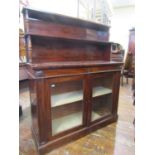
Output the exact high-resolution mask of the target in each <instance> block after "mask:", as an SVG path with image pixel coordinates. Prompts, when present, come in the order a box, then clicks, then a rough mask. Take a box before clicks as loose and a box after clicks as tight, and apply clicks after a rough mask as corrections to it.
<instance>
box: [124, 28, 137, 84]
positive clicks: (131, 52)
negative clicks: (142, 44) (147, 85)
mask: <svg viewBox="0 0 155 155" xmlns="http://www.w3.org/2000/svg"><path fill="white" fill-rule="evenodd" d="M123 76H124V77H125V78H126V81H127V83H128V78H132V79H134V76H135V29H131V30H130V34H129V44H128V53H127V56H126V60H125V63H124V66H123V69H122V85H123Z"/></svg>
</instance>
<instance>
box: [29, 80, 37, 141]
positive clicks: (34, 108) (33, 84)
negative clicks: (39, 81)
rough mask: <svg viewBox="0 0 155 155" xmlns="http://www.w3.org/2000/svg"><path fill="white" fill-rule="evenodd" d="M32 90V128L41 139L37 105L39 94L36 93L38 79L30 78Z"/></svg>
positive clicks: (30, 88)
mask: <svg viewBox="0 0 155 155" xmlns="http://www.w3.org/2000/svg"><path fill="white" fill-rule="evenodd" d="M29 90H30V102H31V117H32V128H33V130H34V132H35V134H36V137H37V138H38V140H39V126H38V105H37V94H36V81H35V80H33V79H30V80H29Z"/></svg>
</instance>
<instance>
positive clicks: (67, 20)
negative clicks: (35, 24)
mask: <svg viewBox="0 0 155 155" xmlns="http://www.w3.org/2000/svg"><path fill="white" fill-rule="evenodd" d="M23 14H28V18H31V19H32V18H33V19H36V20H43V21H48V22H54V23H61V24H66V25H73V26H79V27H86V28H91V29H98V30H107V31H108V30H109V28H110V27H109V26H107V25H103V24H100V23H95V22H92V21H88V20H83V19H79V18H75V17H69V16H66V15H60V14H57V13H52V12H45V11H40V10H36V9H32V8H30V7H27V8H23Z"/></svg>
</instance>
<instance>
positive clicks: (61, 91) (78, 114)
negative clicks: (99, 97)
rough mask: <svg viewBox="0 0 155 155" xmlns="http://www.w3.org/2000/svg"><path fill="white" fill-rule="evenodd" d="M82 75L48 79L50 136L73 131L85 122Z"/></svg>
mask: <svg viewBox="0 0 155 155" xmlns="http://www.w3.org/2000/svg"><path fill="white" fill-rule="evenodd" d="M84 81H85V80H84V76H82V75H81V76H71V77H59V78H51V79H49V80H48V90H49V91H48V92H49V95H48V96H49V104H50V109H51V112H50V123H51V129H50V134H51V136H52V137H53V136H58V135H63V134H67V133H70V132H73V131H75V130H77V129H79V128H82V126H84V125H85V124H86V114H85V100H84V98H85V97H84V96H85V95H84V87H85V85H84Z"/></svg>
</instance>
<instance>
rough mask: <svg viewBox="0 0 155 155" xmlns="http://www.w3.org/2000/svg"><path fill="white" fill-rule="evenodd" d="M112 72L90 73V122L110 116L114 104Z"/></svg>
mask: <svg viewBox="0 0 155 155" xmlns="http://www.w3.org/2000/svg"><path fill="white" fill-rule="evenodd" d="M114 77H115V76H114V73H113V72H107V73H98V74H93V75H91V78H90V80H91V90H92V99H91V114H90V122H96V121H100V120H103V119H104V118H107V117H109V116H112V113H113V111H112V110H113V106H114V100H113V99H114V89H115V88H114V85H115V81H114Z"/></svg>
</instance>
